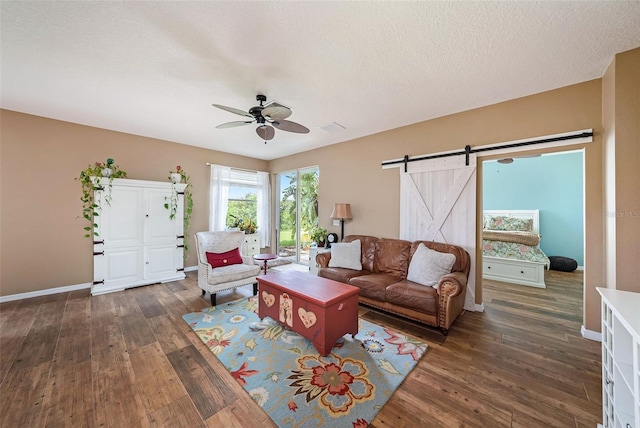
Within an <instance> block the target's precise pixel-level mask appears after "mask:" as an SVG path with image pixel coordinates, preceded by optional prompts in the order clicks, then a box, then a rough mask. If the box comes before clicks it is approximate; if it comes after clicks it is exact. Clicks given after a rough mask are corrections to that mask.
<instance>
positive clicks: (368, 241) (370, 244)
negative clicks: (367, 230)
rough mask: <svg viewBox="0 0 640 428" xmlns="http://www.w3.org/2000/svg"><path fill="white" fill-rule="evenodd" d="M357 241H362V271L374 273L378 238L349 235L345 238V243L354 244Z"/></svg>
mask: <svg viewBox="0 0 640 428" xmlns="http://www.w3.org/2000/svg"><path fill="white" fill-rule="evenodd" d="M356 239H358V240H360V253H361V254H362V256H361V257H360V261H361V263H362V269H364V270H368V271H369V272H373V256H374V254H375V252H376V242H378V238H377V237H375V236H369V235H347V236H345V237H344V241H343V242H352V241H355V240H356Z"/></svg>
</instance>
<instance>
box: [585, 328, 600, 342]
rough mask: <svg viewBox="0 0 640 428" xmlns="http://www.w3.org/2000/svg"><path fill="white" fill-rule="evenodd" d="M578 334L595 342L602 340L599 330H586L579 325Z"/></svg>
mask: <svg viewBox="0 0 640 428" xmlns="http://www.w3.org/2000/svg"><path fill="white" fill-rule="evenodd" d="M580 334H582V337H584V338H585V339H589V340H595V341H596V342H602V333H600V332H599V331H592V330H587V329H586V328H585V327H584V326H582V327H580Z"/></svg>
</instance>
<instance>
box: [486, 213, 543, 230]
mask: <svg viewBox="0 0 640 428" xmlns="http://www.w3.org/2000/svg"><path fill="white" fill-rule="evenodd" d="M485 229H488V230H514V231H521V232H531V231H532V230H533V219H530V218H517V217H504V216H496V217H490V218H489V220H488V221H487V224H486V227H485Z"/></svg>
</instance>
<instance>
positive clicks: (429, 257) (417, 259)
mask: <svg viewBox="0 0 640 428" xmlns="http://www.w3.org/2000/svg"><path fill="white" fill-rule="evenodd" d="M455 262H456V256H455V255H453V254H451V253H441V252H440V251H434V250H432V249H430V248H428V247H427V246H426V245H424V244H420V245H418V248H417V249H416V252H415V253H413V257H412V258H411V263H410V264H409V271H408V273H407V279H408V280H409V281H413V282H417V283H418V284H422V285H427V286H431V287H436V286H437V285H438V282H440V278H442V276H443V275H446V274H448V273H451V268H452V267H453V264H454V263H455Z"/></svg>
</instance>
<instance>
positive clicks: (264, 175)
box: [258, 171, 271, 248]
mask: <svg viewBox="0 0 640 428" xmlns="http://www.w3.org/2000/svg"><path fill="white" fill-rule="evenodd" d="M258 185H259V186H260V189H259V191H258V226H259V227H258V234H259V235H260V243H261V245H260V246H261V247H262V248H264V247H270V246H271V215H270V214H271V209H270V207H271V203H270V202H271V185H270V184H269V173H268V172H262V171H259V172H258Z"/></svg>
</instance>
